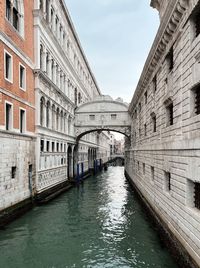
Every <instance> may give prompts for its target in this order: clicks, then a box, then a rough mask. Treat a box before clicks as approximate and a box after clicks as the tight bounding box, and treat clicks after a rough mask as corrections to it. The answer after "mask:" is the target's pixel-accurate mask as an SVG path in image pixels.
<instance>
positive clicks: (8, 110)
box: [5, 103, 12, 130]
mask: <svg viewBox="0 0 200 268" xmlns="http://www.w3.org/2000/svg"><path fill="white" fill-rule="evenodd" d="M5 116H6V118H5V122H6V130H12V105H11V104H9V103H6V111H5Z"/></svg>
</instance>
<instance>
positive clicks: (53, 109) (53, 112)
mask: <svg viewBox="0 0 200 268" xmlns="http://www.w3.org/2000/svg"><path fill="white" fill-rule="evenodd" d="M51 117H52V129H55V123H56V107H55V105H54V104H53V105H52V116H51Z"/></svg>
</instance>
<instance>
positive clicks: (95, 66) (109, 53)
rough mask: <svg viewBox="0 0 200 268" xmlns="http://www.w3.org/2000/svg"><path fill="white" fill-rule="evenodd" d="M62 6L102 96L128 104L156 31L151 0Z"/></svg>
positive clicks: (74, 1)
mask: <svg viewBox="0 0 200 268" xmlns="http://www.w3.org/2000/svg"><path fill="white" fill-rule="evenodd" d="M65 2H66V5H67V8H68V10H69V13H70V15H71V18H72V21H73V24H74V26H75V29H76V32H77V34H78V37H79V39H80V42H81V45H82V47H83V50H84V52H85V54H86V57H87V59H88V61H89V65H90V67H91V69H92V72H93V74H94V76H95V78H96V80H97V84H98V86H99V88H100V90H101V93H102V94H105V95H110V96H111V97H112V98H113V99H116V98H118V97H121V98H122V99H123V100H124V101H126V102H128V103H130V102H131V99H132V96H133V94H134V91H135V89H136V86H137V83H138V81H139V78H140V75H141V72H142V69H143V67H144V64H145V61H146V58H147V56H148V53H149V51H150V48H151V46H152V43H153V40H154V38H155V35H156V32H157V29H158V27H159V16H158V12H157V10H155V9H153V8H151V7H150V0H65ZM115 137H116V139H118V140H119V139H121V138H122V137H123V135H121V134H118V133H115Z"/></svg>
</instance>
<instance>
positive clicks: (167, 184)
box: [165, 172, 171, 192]
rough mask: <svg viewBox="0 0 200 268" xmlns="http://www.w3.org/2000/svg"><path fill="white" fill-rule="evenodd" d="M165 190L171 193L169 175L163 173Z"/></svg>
mask: <svg viewBox="0 0 200 268" xmlns="http://www.w3.org/2000/svg"><path fill="white" fill-rule="evenodd" d="M165 190H166V191H168V192H169V191H171V173H169V172H165Z"/></svg>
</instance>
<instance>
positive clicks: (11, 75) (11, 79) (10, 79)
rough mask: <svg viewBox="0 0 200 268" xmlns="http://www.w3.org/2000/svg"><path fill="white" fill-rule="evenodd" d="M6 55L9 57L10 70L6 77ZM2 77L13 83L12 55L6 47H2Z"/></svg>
mask: <svg viewBox="0 0 200 268" xmlns="http://www.w3.org/2000/svg"><path fill="white" fill-rule="evenodd" d="M6 55H8V56H9V57H10V59H11V64H10V65H11V67H10V68H11V70H10V78H7V77H6ZM4 79H5V80H6V81H8V82H9V83H11V84H13V56H12V54H10V53H9V52H8V51H7V50H6V49H4Z"/></svg>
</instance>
